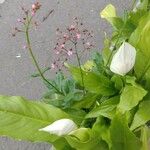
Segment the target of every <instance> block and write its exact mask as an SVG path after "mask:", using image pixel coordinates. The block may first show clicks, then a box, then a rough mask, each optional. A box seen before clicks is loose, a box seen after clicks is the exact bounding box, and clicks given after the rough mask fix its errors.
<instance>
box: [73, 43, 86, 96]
mask: <svg viewBox="0 0 150 150" xmlns="http://www.w3.org/2000/svg"><path fill="white" fill-rule="evenodd" d="M74 46H75V52H76V57H77V62H78V66H79V68H80V74H81V80H82V86H83V93H84V94H85V93H86V91H85V86H84V76H83V71H82V68H81V62H80V57H79V54H78V50H77V43H76V42H75V43H74Z"/></svg>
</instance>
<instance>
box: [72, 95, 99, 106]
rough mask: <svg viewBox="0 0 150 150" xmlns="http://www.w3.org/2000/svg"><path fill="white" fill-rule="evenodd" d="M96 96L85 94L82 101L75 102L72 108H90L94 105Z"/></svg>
mask: <svg viewBox="0 0 150 150" xmlns="http://www.w3.org/2000/svg"><path fill="white" fill-rule="evenodd" d="M97 97H98V95H97V94H93V93H87V94H86V95H85V96H84V97H83V99H81V100H80V101H76V102H75V103H74V104H73V106H72V107H73V108H77V109H81V108H86V109H88V108H90V107H91V106H92V105H93V104H95V101H96V99H97Z"/></svg>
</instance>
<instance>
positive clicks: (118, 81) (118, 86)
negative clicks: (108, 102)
mask: <svg viewBox="0 0 150 150" xmlns="http://www.w3.org/2000/svg"><path fill="white" fill-rule="evenodd" d="M111 81H113V82H114V84H115V88H116V89H117V90H121V89H122V88H123V80H122V78H121V76H119V75H114V76H113V77H112V78H111Z"/></svg>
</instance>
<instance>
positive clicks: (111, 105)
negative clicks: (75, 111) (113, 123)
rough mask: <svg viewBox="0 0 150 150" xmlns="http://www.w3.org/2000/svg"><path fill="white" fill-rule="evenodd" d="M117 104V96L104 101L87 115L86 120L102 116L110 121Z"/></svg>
mask: <svg viewBox="0 0 150 150" xmlns="http://www.w3.org/2000/svg"><path fill="white" fill-rule="evenodd" d="M118 103H119V96H115V97H112V98H110V99H108V100H105V101H104V102H103V103H101V104H100V105H99V106H98V107H96V108H94V109H93V110H92V111H90V112H89V113H88V114H87V116H86V118H95V117H99V116H104V117H107V118H110V119H112V118H113V116H114V114H115V112H116V107H117V104H118Z"/></svg>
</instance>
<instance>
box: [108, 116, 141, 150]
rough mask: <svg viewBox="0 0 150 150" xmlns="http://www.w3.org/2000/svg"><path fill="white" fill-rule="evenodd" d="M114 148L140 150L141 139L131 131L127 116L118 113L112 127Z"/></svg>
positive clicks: (118, 149)
mask: <svg viewBox="0 0 150 150" xmlns="http://www.w3.org/2000/svg"><path fill="white" fill-rule="evenodd" d="M110 136H111V141H112V150H140V149H141V142H140V140H139V139H138V138H137V137H136V136H135V135H134V134H133V133H132V132H131V131H130V129H129V127H128V122H127V119H126V117H125V116H123V115H122V114H117V115H116V116H115V117H114V118H113V121H112V124H111V127H110Z"/></svg>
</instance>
